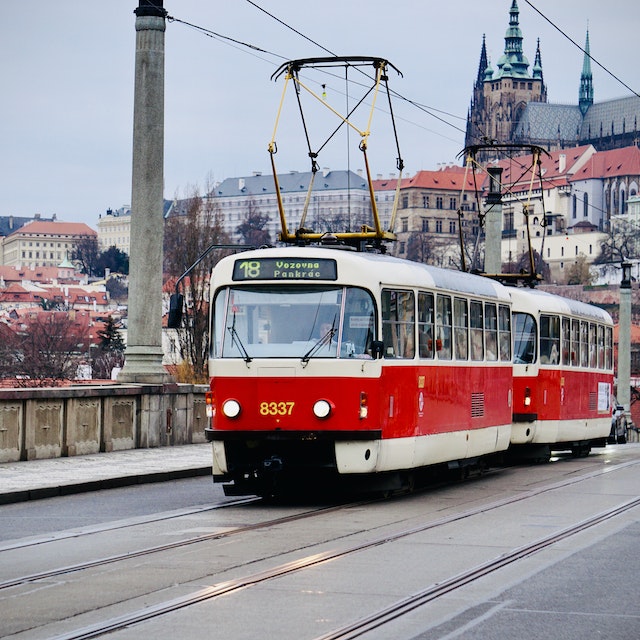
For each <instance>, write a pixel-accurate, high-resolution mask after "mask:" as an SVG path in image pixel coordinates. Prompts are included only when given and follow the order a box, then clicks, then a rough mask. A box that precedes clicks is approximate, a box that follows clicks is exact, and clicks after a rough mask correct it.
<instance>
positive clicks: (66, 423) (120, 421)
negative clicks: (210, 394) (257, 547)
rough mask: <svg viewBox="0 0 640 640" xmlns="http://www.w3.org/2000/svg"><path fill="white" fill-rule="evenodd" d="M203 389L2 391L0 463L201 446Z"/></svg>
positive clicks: (127, 387)
mask: <svg viewBox="0 0 640 640" xmlns="http://www.w3.org/2000/svg"><path fill="white" fill-rule="evenodd" d="M207 390H208V387H207V386H206V385H192V384H158V385H151V384H112V385H96V386H72V387H56V388H29V389H2V390H0V462H16V461H19V460H37V459H41V458H57V457H66V456H78V455H83V454H89V453H99V452H102V451H104V452H107V451H117V450H123V449H136V448H147V447H163V446H171V445H180V444H197V443H203V442H206V439H205V436H204V428H205V425H206V421H207V418H206V413H205V398H204V394H205V392H206V391H207Z"/></svg>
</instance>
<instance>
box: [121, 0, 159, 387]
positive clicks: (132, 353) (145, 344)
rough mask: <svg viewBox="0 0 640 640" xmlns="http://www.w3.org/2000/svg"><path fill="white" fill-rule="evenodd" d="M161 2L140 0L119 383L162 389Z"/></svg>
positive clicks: (137, 12) (137, 15)
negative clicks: (124, 333)
mask: <svg viewBox="0 0 640 640" xmlns="http://www.w3.org/2000/svg"><path fill="white" fill-rule="evenodd" d="M162 4H163V0H139V6H138V8H137V9H136V10H135V14H136V23H135V28H136V58H135V92H134V110H133V170H132V196H131V245H130V246H131V253H130V260H129V317H128V328H127V329H128V330H127V349H126V352H125V364H124V367H123V369H122V371H121V372H120V375H119V376H118V380H119V381H122V382H142V383H153V384H157V383H162V382H168V381H169V380H170V379H171V378H170V376H169V375H168V374H167V373H166V371H165V369H164V367H163V366H162V355H163V352H162V238H163V214H164V211H163V163H164V31H165V17H166V15H167V12H166V11H165V9H163V6H162Z"/></svg>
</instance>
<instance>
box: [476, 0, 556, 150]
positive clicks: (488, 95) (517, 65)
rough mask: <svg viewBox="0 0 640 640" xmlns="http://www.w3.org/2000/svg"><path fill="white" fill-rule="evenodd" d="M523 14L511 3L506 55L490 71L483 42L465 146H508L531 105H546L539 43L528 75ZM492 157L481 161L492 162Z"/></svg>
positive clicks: (489, 63) (506, 36) (515, 3)
mask: <svg viewBox="0 0 640 640" xmlns="http://www.w3.org/2000/svg"><path fill="white" fill-rule="evenodd" d="M522 40H523V38H522V31H521V30H520V10H519V9H518V3H517V0H512V3H511V8H510V10H509V27H508V28H507V32H506V34H505V38H504V53H503V54H502V56H501V57H500V59H499V60H498V62H497V65H496V67H497V68H496V70H495V71H493V69H492V68H491V62H490V61H489V60H488V58H487V50H486V43H485V38H484V36H483V39H482V50H481V52H480V65H479V67H478V77H477V79H476V82H475V85H474V90H473V98H472V100H471V107H470V109H469V115H468V118H467V131H466V139H465V146H471V145H476V144H488V143H490V142H495V143H509V142H511V141H512V139H513V132H514V130H515V128H516V126H517V124H518V121H519V120H520V117H521V115H522V113H523V111H524V109H525V107H526V106H527V103H529V102H546V101H547V89H546V87H545V85H544V80H543V76H542V56H541V54H540V41H538V48H537V51H536V57H535V61H534V65H533V70H532V71H533V73H532V74H530V73H529V61H528V60H527V58H526V57H525V55H524V53H523V49H522ZM490 155H491V154H488V155H485V156H484V157H483V158H479V159H480V160H487V159H489V157H490Z"/></svg>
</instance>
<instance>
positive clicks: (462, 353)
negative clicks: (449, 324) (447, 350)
mask: <svg viewBox="0 0 640 640" xmlns="http://www.w3.org/2000/svg"><path fill="white" fill-rule="evenodd" d="M468 326H469V313H468V311H467V301H466V300H464V299H463V298H454V299H453V341H454V344H455V347H456V358H457V359H458V360H467V359H468V358H469V346H468V343H469V338H468V331H469V330H468Z"/></svg>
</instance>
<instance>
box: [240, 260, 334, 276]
mask: <svg viewBox="0 0 640 640" xmlns="http://www.w3.org/2000/svg"><path fill="white" fill-rule="evenodd" d="M337 278H338V271H337V267H336V261H335V260H332V259H327V258H315V259H309V260H306V259H303V258H254V259H253V260H242V259H239V260H236V262H235V264H234V265H233V279H234V280H337Z"/></svg>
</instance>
